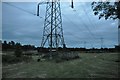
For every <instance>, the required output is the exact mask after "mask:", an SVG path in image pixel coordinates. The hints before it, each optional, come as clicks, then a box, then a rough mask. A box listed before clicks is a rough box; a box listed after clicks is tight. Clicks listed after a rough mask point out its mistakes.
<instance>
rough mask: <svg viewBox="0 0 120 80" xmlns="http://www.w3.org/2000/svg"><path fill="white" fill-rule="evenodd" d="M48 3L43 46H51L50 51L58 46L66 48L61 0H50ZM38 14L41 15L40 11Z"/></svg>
mask: <svg viewBox="0 0 120 80" xmlns="http://www.w3.org/2000/svg"><path fill="white" fill-rule="evenodd" d="M46 4H47V6H46V15H45V21H44V30H43V37H42V42H41V47H42V48H43V47H45V45H47V46H49V48H50V51H52V49H57V48H58V47H63V48H65V47H66V46H65V42H64V37H63V28H62V17H61V9H60V1H59V0H54V1H52V2H51V1H48V2H46ZM38 7H39V6H38ZM38 10H39V9H38ZM37 15H39V11H38V14H37Z"/></svg>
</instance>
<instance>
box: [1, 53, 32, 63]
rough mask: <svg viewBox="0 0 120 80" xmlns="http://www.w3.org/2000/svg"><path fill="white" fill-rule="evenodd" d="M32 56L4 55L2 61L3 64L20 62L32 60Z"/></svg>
mask: <svg viewBox="0 0 120 80" xmlns="http://www.w3.org/2000/svg"><path fill="white" fill-rule="evenodd" d="M31 60H32V57H30V56H22V57H16V56H14V55H2V63H3V64H14V63H19V62H30V61H31Z"/></svg>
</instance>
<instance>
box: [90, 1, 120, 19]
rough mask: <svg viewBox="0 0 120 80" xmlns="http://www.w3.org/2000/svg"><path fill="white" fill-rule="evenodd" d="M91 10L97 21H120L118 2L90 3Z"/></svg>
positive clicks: (119, 2)
mask: <svg viewBox="0 0 120 80" xmlns="http://www.w3.org/2000/svg"><path fill="white" fill-rule="evenodd" d="M91 5H92V9H93V12H94V14H95V15H98V16H99V19H101V18H102V17H104V18H105V19H106V20H107V19H110V18H112V19H113V20H115V19H120V1H118V2H92V3H91Z"/></svg>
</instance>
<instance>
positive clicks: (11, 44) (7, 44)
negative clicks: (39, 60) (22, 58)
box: [2, 41, 35, 51]
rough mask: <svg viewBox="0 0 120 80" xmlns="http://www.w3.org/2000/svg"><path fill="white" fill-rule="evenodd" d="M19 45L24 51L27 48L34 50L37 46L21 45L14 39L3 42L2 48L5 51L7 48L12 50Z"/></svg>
mask: <svg viewBox="0 0 120 80" xmlns="http://www.w3.org/2000/svg"><path fill="white" fill-rule="evenodd" d="M18 45H19V46H20V47H21V49H22V50H23V51H27V50H34V49H35V46H34V45H21V44H20V43H15V42H14V41H10V42H7V41H4V42H3V43H2V50H3V51H7V50H12V51H15V50H16V48H18Z"/></svg>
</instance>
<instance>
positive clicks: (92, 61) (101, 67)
mask: <svg viewBox="0 0 120 80" xmlns="http://www.w3.org/2000/svg"><path fill="white" fill-rule="evenodd" d="M79 56H80V58H79V59H75V60H69V61H64V62H61V63H55V62H53V61H42V62H37V57H36V56H33V61H31V62H29V63H26V62H22V63H18V64H11V65H3V68H2V70H3V72H2V76H3V78H118V71H119V69H120V68H119V67H118V65H119V64H120V62H119V61H118V53H79Z"/></svg>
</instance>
